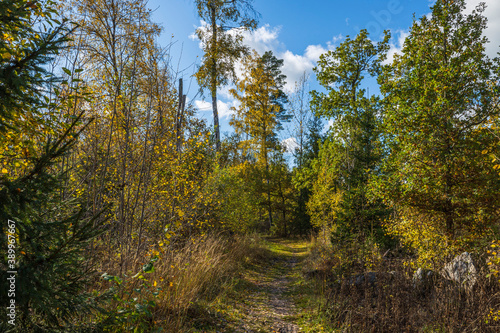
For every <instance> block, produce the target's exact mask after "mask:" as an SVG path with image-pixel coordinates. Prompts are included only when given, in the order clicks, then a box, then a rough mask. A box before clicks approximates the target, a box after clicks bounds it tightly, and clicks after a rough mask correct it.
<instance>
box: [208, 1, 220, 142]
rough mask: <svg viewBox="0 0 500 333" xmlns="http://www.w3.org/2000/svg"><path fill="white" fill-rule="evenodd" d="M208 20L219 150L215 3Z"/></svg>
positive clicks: (214, 110)
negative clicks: (210, 31)
mask: <svg viewBox="0 0 500 333" xmlns="http://www.w3.org/2000/svg"><path fill="white" fill-rule="evenodd" d="M210 20H211V21H212V22H211V23H212V73H211V76H212V77H211V87H210V90H211V93H212V109H213V112H214V132H215V149H216V151H220V128H219V113H218V111H217V52H216V51H217V21H216V16H215V5H212V7H211V8H210Z"/></svg>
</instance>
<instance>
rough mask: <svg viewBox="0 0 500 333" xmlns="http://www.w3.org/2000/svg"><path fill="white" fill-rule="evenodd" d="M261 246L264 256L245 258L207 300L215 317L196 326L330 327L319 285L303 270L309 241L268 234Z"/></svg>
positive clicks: (242, 330)
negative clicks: (229, 280) (237, 272)
mask: <svg viewBox="0 0 500 333" xmlns="http://www.w3.org/2000/svg"><path fill="white" fill-rule="evenodd" d="M262 247H263V248H262V249H261V250H262V254H260V255H259V259H258V260H253V261H252V262H249V263H247V264H245V269H244V270H243V271H242V272H241V273H240V275H239V277H238V278H236V279H235V280H234V281H232V283H231V286H230V287H228V288H226V291H225V292H224V293H223V295H222V296H220V297H217V299H215V300H213V301H212V302H211V303H210V304H207V308H209V309H210V310H208V311H212V315H211V318H212V320H210V323H206V325H203V326H204V327H199V328H197V329H196V330H195V331H194V332H206V333H209V332H214V333H217V332H221V333H222V332H235V333H257V332H277V333H297V332H331V330H329V329H327V327H325V326H324V324H323V322H324V320H323V318H322V316H321V315H320V314H319V312H318V310H319V308H320V306H321V303H322V299H321V296H320V295H321V292H320V290H319V289H318V285H317V283H315V282H314V281H311V280H306V279H304V276H303V273H302V267H303V264H304V261H305V258H306V257H307V255H308V252H309V247H310V244H309V243H308V242H307V241H304V240H290V239H267V240H265V241H263V242H262Z"/></svg>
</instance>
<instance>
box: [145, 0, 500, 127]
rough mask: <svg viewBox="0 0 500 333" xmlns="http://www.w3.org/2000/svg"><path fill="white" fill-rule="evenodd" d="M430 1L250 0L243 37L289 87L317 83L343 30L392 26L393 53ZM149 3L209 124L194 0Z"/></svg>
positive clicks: (493, 21)
mask: <svg viewBox="0 0 500 333" xmlns="http://www.w3.org/2000/svg"><path fill="white" fill-rule="evenodd" d="M467 2H468V5H469V8H468V9H472V8H473V7H474V6H475V5H477V4H478V3H479V0H467ZM485 2H486V4H487V5H488V8H487V11H486V16H487V17H488V18H489V29H488V31H487V32H486V35H487V36H488V37H489V38H490V40H491V47H490V48H489V52H488V53H489V54H491V55H494V54H495V53H496V52H498V50H499V48H498V45H500V1H499V0H486V1H485ZM432 3H433V1H429V0H383V1H378V0H372V1H369V0H351V1H349V2H347V1H334V0H311V1H299V0H254V8H255V10H256V11H257V12H259V13H260V15H261V16H260V20H259V28H258V29H257V30H256V31H255V32H254V33H253V34H247V35H246V38H245V41H246V43H247V44H248V45H249V46H250V47H252V48H254V49H256V50H257V51H259V52H261V53H262V52H264V51H266V50H272V51H273V52H274V54H275V55H276V56H277V57H278V58H282V59H284V67H283V72H284V74H286V75H287V77H288V80H287V81H288V86H287V88H291V87H293V85H294V81H295V80H297V79H298V78H299V77H300V76H301V74H302V73H303V72H304V71H306V72H307V73H310V74H311V77H310V86H311V88H312V89H320V88H319V87H318V85H317V83H316V82H315V77H314V74H313V73H312V68H313V66H314V65H315V64H316V61H317V59H318V58H319V55H320V54H322V53H323V52H326V51H328V50H329V49H333V48H335V47H336V46H338V45H339V43H341V42H342V40H343V39H344V38H345V37H346V36H348V35H349V36H351V37H354V36H355V35H356V34H357V33H358V32H359V30H360V29H363V28H365V29H367V30H368V32H369V33H370V37H371V38H372V39H373V40H375V41H377V40H379V39H380V36H381V35H382V32H383V30H385V29H388V30H390V31H391V33H392V36H393V39H392V42H391V43H392V47H391V51H390V54H393V53H394V52H397V51H398V49H399V48H400V47H401V44H402V42H403V41H404V38H405V36H406V34H407V32H408V28H409V27H410V26H411V24H412V21H413V15H415V17H416V18H417V19H418V18H420V17H422V16H423V15H426V14H429V13H430V6H432ZM149 7H150V8H152V9H155V12H154V15H153V20H154V21H155V22H157V23H160V24H161V25H162V26H163V28H164V32H163V35H162V37H161V39H160V40H159V42H160V44H161V45H163V46H166V45H168V44H169V43H172V42H174V44H173V46H172V49H171V56H172V61H173V65H174V66H175V67H177V65H179V66H178V68H179V70H183V71H182V72H181V73H180V75H181V76H182V77H184V80H185V82H186V83H187V84H188V85H189V83H191V85H190V88H189V91H188V99H189V101H190V103H192V104H194V105H195V106H197V107H198V108H199V110H200V111H199V112H198V114H199V116H200V117H203V118H205V119H207V121H208V123H209V124H211V123H212V119H211V118H212V111H211V106H210V103H209V102H210V98H209V96H208V95H206V96H205V97H203V96H201V95H199V94H198V95H197V91H198V88H197V86H196V82H195V80H194V79H192V78H191V75H192V74H193V73H194V71H195V70H196V66H197V65H199V63H200V59H201V57H202V55H203V54H202V52H201V50H200V47H199V41H198V40H196V39H195V38H193V33H194V31H195V30H196V28H197V27H199V26H200V25H201V22H200V19H199V18H198V15H197V11H196V8H195V5H194V0H150V1H149ZM493 46H494V47H493ZM181 52H182V53H181ZM227 90H228V88H227V87H226V88H222V89H221V90H220V93H219V95H220V102H219V112H220V114H221V130H222V132H231V131H232V129H231V128H230V126H229V125H228V122H229V119H230V114H231V112H230V107H231V106H234V105H235V104H234V101H233V100H232V99H231V98H230V97H229V96H228V94H227ZM283 135H284V137H286V135H287V134H286V133H284V134H283Z"/></svg>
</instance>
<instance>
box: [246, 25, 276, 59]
mask: <svg viewBox="0 0 500 333" xmlns="http://www.w3.org/2000/svg"><path fill="white" fill-rule="evenodd" d="M280 30H281V27H274V28H272V27H270V26H269V24H266V25H263V26H262V27H260V28H258V29H256V30H255V31H253V32H250V31H244V32H243V37H244V43H245V44H246V45H248V46H249V47H250V48H251V49H254V50H256V51H257V52H258V53H259V54H262V53H264V52H266V51H269V50H271V51H273V52H278V50H281V49H283V48H284V47H285V46H284V45H283V44H282V43H281V42H280V41H278V36H279V33H280Z"/></svg>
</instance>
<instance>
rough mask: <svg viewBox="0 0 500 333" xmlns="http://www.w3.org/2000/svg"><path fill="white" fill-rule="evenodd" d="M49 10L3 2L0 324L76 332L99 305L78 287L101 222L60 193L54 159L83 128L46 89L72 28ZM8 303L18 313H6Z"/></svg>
mask: <svg viewBox="0 0 500 333" xmlns="http://www.w3.org/2000/svg"><path fill="white" fill-rule="evenodd" d="M54 8H55V3H54V2H52V1H46V2H26V1H20V0H12V1H2V2H1V3H0V13H1V14H0V15H1V16H0V30H1V31H2V34H3V37H2V39H1V44H0V54H1V55H2V56H1V59H0V94H1V97H0V119H1V121H0V122H1V126H2V135H1V136H0V165H2V173H1V176H0V221H1V223H2V227H1V228H0V239H1V241H2V244H3V245H2V247H1V250H0V256H1V259H2V262H1V263H0V267H1V270H0V278H1V282H0V285H1V286H0V287H1V289H2V290H3V291H4V292H2V293H0V304H1V308H2V310H1V311H0V312H1V316H2V318H3V319H2V324H0V330H2V331H7V330H11V331H17V332H33V331H36V332H41V331H44V332H47V331H63V330H70V331H71V330H76V329H77V327H80V328H82V326H85V325H78V324H75V323H74V318H75V317H76V316H78V315H82V314H85V313H87V312H88V311H92V310H93V309H95V307H96V304H97V303H96V302H95V297H93V296H92V295H89V294H88V293H86V292H85V291H84V288H85V287H86V284H87V282H88V279H89V277H90V276H91V274H90V272H91V267H88V266H86V265H85V262H86V261H85V257H84V253H85V249H86V245H87V244H88V243H89V241H91V240H92V239H93V238H94V237H95V236H96V235H97V234H98V233H99V232H100V226H99V224H95V223H94V220H93V219H92V218H84V213H85V212H84V211H82V210H81V209H80V208H79V205H80V204H81V203H79V202H75V201H71V200H68V199H67V198H65V197H63V196H62V195H61V193H62V189H63V180H64V179H65V176H66V174H64V173H60V172H59V171H58V163H59V162H60V161H61V158H62V157H63V156H65V155H67V154H68V153H69V151H70V150H71V149H72V147H73V146H74V144H75V142H76V138H77V137H78V135H79V133H80V132H81V130H82V126H81V123H82V118H81V117H82V114H80V115H79V116H76V117H74V118H66V117H61V114H60V112H59V111H60V108H61V107H64V105H65V104H66V103H69V101H67V100H65V99H64V98H63V96H59V95H58V91H59V90H55V89H52V88H53V87H54V85H56V83H57V78H56V77H55V76H54V75H53V74H52V73H51V72H49V71H48V70H47V67H48V64H49V62H50V61H51V60H52V59H53V58H54V57H56V56H57V54H58V52H59V50H61V49H62V48H63V47H64V45H65V43H66V42H67V41H68V38H67V37H68V34H69V33H70V29H69V28H68V25H67V23H66V22H63V23H62V24H61V23H59V21H58V20H57V12H56V11H55V10H54ZM51 27H53V28H51ZM64 70H65V71H67V72H69V71H68V70H67V69H64ZM62 85H65V83H64V82H62ZM51 94H52V95H51ZM54 96H55V97H54ZM51 97H53V98H52V100H51ZM30 127H31V129H30ZM7 244H10V245H12V246H10V247H9V249H7V246H6V245H7ZM8 259H9V260H12V261H8ZM7 271H15V272H17V273H8V272H7ZM13 276H15V281H14V280H7V278H12V277H13ZM12 281H14V283H11V282H12ZM13 285H15V288H14V289H15V290H13V288H12V286H13ZM9 290H12V293H11V292H7V291H9ZM13 301H15V307H16V309H15V318H13V317H7V313H8V314H12V312H11V311H10V310H8V309H7V306H10V305H11V304H12V302H13ZM7 318H8V319H9V320H12V322H11V323H9V322H7V320H6V319H7ZM90 326H91V325H90ZM90 326H88V327H87V328H91V327H90Z"/></svg>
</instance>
